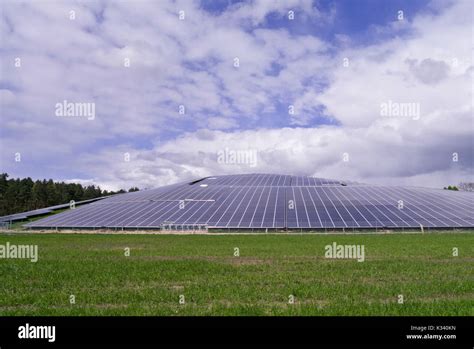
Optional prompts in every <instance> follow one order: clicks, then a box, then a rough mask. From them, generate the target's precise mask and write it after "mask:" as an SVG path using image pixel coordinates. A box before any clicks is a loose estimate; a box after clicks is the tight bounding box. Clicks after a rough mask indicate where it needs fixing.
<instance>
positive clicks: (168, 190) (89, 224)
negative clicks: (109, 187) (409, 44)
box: [26, 174, 474, 229]
mask: <svg viewBox="0 0 474 349" xmlns="http://www.w3.org/2000/svg"><path fill="white" fill-rule="evenodd" d="M473 208H474V194H473V193H467V192H452V191H446V190H438V189H428V188H416V187H394V186H374V185H365V184H360V183H353V182H347V181H338V180H331V179H323V178H315V177H304V176H290V175H274V174H245V175H226V176H215V177H206V178H202V179H198V180H195V181H192V182H186V183H179V184H174V185H170V186H165V187H161V188H157V189H150V190H145V191H139V192H133V193H125V194H121V195H116V196H113V197H110V198H107V199H103V200H101V201H98V202H94V203H90V204H87V205H83V206H81V207H78V208H75V209H71V210H68V211H66V212H63V213H60V214H57V215H53V216H50V217H47V218H44V219H41V220H38V221H35V222H31V223H29V224H26V226H27V227H30V228H61V227H64V228H66V227H67V228H102V227H105V228H144V229H146V228H160V227H161V226H162V225H163V224H172V225H176V226H182V227H184V226H197V225H203V226H206V227H210V228H229V229H230V228H237V229H265V228H278V229H283V228H288V229H365V228H370V229H373V228H418V227H419V226H420V225H423V226H424V227H433V228H461V227H473V226H474V219H473V216H474V215H473V212H474V210H473Z"/></svg>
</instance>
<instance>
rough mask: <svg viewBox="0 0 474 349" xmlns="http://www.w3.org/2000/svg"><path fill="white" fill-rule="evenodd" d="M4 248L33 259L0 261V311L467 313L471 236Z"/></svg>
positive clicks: (130, 241)
mask: <svg viewBox="0 0 474 349" xmlns="http://www.w3.org/2000/svg"><path fill="white" fill-rule="evenodd" d="M6 242H9V243H10V244H37V245H38V249H39V260H38V262H36V263H32V262H30V261H29V260H18V259H0V280H1V282H0V315H471V316H472V315H474V235H473V234H472V232H471V233H464V234H459V233H453V232H450V233H444V234H438V233H431V234H424V235H421V234H418V235H414V234H392V235H264V234H262V235H234V236H229V235H226V236H208V235H206V236H203V235H201V236H196V235H186V236H179V235H89V234H87V235H85V234H84V235H82V234H24V233H22V234H12V235H7V234H1V235H0V244H2V245H4V244H6ZM333 242H336V243H338V244H359V245H364V247H365V261H364V262H357V261H356V260H341V259H339V260H334V259H326V258H325V257H324V252H325V249H324V247H325V245H328V244H332V243H333ZM127 247H128V248H130V256H129V257H127V256H125V254H124V249H125V248H127ZM235 247H237V248H239V250H240V251H239V252H240V257H235V256H234V248H235ZM453 247H457V248H458V249H459V256H458V257H453V255H452V249H453ZM400 294H402V295H403V297H404V303H403V304H399V303H398V295H400ZM70 295H74V296H75V304H71V303H70ZM181 295H184V304H180V303H179V300H180V296H181ZM290 295H293V296H294V297H295V301H294V304H289V296H290ZM181 300H183V299H182V298H181Z"/></svg>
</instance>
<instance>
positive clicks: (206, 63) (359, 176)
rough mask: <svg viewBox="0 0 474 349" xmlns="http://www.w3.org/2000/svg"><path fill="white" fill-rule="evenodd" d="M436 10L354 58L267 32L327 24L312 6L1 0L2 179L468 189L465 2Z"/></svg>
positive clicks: (315, 39) (336, 43)
mask: <svg viewBox="0 0 474 349" xmlns="http://www.w3.org/2000/svg"><path fill="white" fill-rule="evenodd" d="M433 6H436V7H437V8H438V10H439V11H438V12H436V13H435V14H433V13H431V14H419V15H416V16H413V17H412V18H410V21H406V22H404V23H396V22H395V23H387V25H386V26H385V27H378V29H377V30H378V31H380V32H381V33H383V34H384V37H385V36H386V33H387V32H390V31H392V32H395V33H401V28H402V29H403V33H408V35H406V36H403V35H401V34H400V35H394V36H393V37H391V38H389V39H384V40H382V41H380V42H376V43H372V44H370V45H363V46H362V47H361V45H355V44H353V43H352V42H351V38H350V36H347V35H342V34H341V35H337V36H336V39H335V40H328V39H327V38H326V39H324V38H322V37H319V36H318V30H317V28H316V29H315V31H314V32H313V34H311V35H310V34H308V33H305V34H304V35H303V34H301V35H300V34H295V33H292V32H291V30H289V28H287V27H285V26H277V27H272V26H268V25H267V24H268V19H269V16H274V17H277V18H279V20H280V21H287V20H288V19H287V14H288V11H289V10H293V11H295V13H296V15H297V16H296V20H301V21H305V20H307V19H308V18H311V19H315V20H319V21H321V22H323V23H325V25H331V23H330V21H331V20H332V19H333V18H334V16H337V13H335V12H334V9H333V8H331V10H330V11H329V12H327V13H324V12H323V11H322V10H321V9H320V8H319V6H317V3H314V2H312V1H306V0H304V1H303V0H302V1H299V0H295V1H290V2H281V1H254V2H249V3H243V4H234V5H230V6H228V7H226V8H223V9H222V11H221V12H220V13H217V14H216V13H211V12H208V11H206V10H205V9H204V8H203V6H202V4H201V3H199V2H197V1H194V2H190V1H169V2H167V1H159V2H151V1H150V2H148V1H145V2H137V3H136V4H134V5H133V6H131V4H130V3H128V2H108V1H104V2H97V3H90V2H82V1H75V2H61V3H60V2H47V1H41V2H26V3H21V4H19V3H16V2H13V1H11V2H10V1H8V2H6V3H4V4H2V12H3V16H2V18H1V20H0V36H1V37H2V44H1V50H2V58H1V65H2V77H1V82H0V87H1V89H0V97H1V109H2V131H1V133H0V141H1V145H2V150H1V157H0V160H1V164H2V169H4V170H5V171H7V172H9V173H11V174H12V175H18V176H33V177H53V178H56V179H66V180H68V179H69V180H70V179H81V180H83V181H86V182H87V183H89V182H90V181H93V182H95V183H97V184H101V185H102V186H103V187H105V188H108V189H117V188H120V187H122V188H129V187H131V186H135V185H137V186H140V187H155V186H159V185H164V184H170V183H173V182H178V181H182V180H187V179H193V178H198V177H201V176H206V175H213V174H224V173H238V172H275V173H281V172H283V173H293V174H307V175H316V176H324V177H329V178H330V177H333V178H342V179H353V180H359V181H365V182H367V181H372V182H378V183H393V184H395V183H400V184H413V185H432V186H444V185H445V184H456V183H457V182H459V181H460V180H469V179H470V180H472V170H473V163H472V159H473V158H474V154H473V146H472V137H473V135H472V134H473V132H472V130H473V118H472V71H473V67H472V60H471V52H470V45H468V44H466V39H465V33H466V32H468V31H469V30H470V28H471V25H472V23H471V22H472V18H471V17H470V13H471V8H472V4H470V2H469V1H459V2H456V3H453V4H452V5H450V6H446V7H444V8H441V5H440V4H439V3H434V5H433ZM71 11H73V13H74V19H71V14H72V12H71ZM180 11H184V19H183V20H180V19H179V13H180ZM341 42H342V43H343V44H341ZM18 58H19V59H20V62H21V64H20V66H16V65H15V64H16V62H17V59H18ZM63 100H68V101H73V102H86V103H95V105H96V111H97V116H96V118H95V119H94V120H92V121H91V120H87V119H85V118H81V117H72V118H61V117H58V116H56V115H55V114H54V106H55V104H56V103H58V102H62V101H63ZM389 102H390V103H392V105H394V104H393V103H395V104H396V103H415V104H417V105H418V106H419V108H420V115H419V118H415V117H410V116H404V117H401V116H393V115H392V116H390V115H389V116H383V115H381V112H380V110H381V105H382V104H383V103H389ZM290 105H291V106H293V107H294V111H295V112H294V113H289V109H288V108H289V106H290ZM328 124H330V125H328ZM222 151H231V152H232V151H234V152H239V151H240V152H245V151H250V152H255V153H256V154H257V159H258V161H257V163H256V165H255V166H249V164H248V163H245V162H243V163H242V162H240V163H239V162H238V161H237V162H234V163H232V161H230V163H222V162H219V161H217V159H218V153H219V152H222ZM16 152H19V153H21V154H22V161H21V162H20V163H18V162H15V161H14V153H16ZM453 153H457V154H458V155H459V161H457V162H453V161H452V157H453ZM124 154H129V155H130V161H126V160H125V159H126V158H127V157H126V156H124ZM242 154H243V153H242Z"/></svg>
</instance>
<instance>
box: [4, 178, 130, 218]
mask: <svg viewBox="0 0 474 349" xmlns="http://www.w3.org/2000/svg"><path fill="white" fill-rule="evenodd" d="M8 177H9V176H8V174H7V173H2V174H1V175H0V216H6V215H10V214H13V213H19V212H25V211H30V210H36V209H39V208H44V207H49V206H54V205H60V204H66V203H69V202H70V201H71V200H74V201H76V202H77V201H82V200H89V199H95V198H98V197H102V196H107V195H113V194H120V193H125V192H126V191H125V190H123V189H121V190H119V191H107V190H102V189H101V188H100V187H99V186H95V185H88V186H83V185H82V184H79V183H65V182H54V181H53V180H52V179H49V180H46V179H43V180H36V181H33V180H32V179H31V178H30V177H28V178H22V179H20V178H11V179H9V178H8ZM138 190H139V189H138V188H137V187H133V188H130V189H129V190H128V191H129V192H132V191H138Z"/></svg>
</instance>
